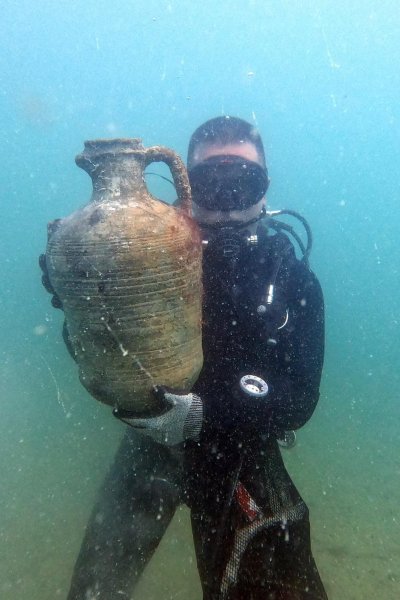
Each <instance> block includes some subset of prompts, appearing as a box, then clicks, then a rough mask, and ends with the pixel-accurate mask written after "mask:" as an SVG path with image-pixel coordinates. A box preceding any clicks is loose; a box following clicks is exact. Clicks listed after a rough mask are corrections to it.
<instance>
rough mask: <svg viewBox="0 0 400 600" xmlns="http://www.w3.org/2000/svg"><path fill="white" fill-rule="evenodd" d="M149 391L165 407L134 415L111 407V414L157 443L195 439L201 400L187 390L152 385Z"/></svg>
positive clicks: (174, 442)
mask: <svg viewBox="0 0 400 600" xmlns="http://www.w3.org/2000/svg"><path fill="white" fill-rule="evenodd" d="M153 393H154V395H155V396H156V398H157V399H158V400H160V402H161V403H162V404H164V405H165V407H166V410H165V412H163V413H162V414H161V415H158V416H156V417H147V418H143V417H136V416H135V413H133V412H131V411H129V410H124V409H121V408H115V409H114V410H113V415H114V416H115V417H117V419H120V420H121V421H123V422H124V423H126V424H127V425H130V426H131V427H133V428H134V429H136V431H138V432H139V433H141V434H143V435H148V436H150V437H152V438H153V440H154V441H156V442H158V443H159V444H165V445H166V446H176V445H177V444H180V443H182V442H184V441H186V440H198V439H199V436H200V431H201V427H202V422H203V402H202V400H201V398H199V396H196V394H192V393H191V392H189V393H185V392H182V391H179V390H172V389H170V388H167V387H164V386H155V387H154V388H153Z"/></svg>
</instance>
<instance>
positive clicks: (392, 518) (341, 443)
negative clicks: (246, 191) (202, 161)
mask: <svg viewBox="0 0 400 600" xmlns="http://www.w3.org/2000/svg"><path fill="white" fill-rule="evenodd" d="M214 4H215V3H213V2H211V0H205V1H204V2H203V3H202V4H201V6H200V5H199V6H197V5H195V4H192V3H189V2H187V1H184V0H179V1H174V0H170V1H160V0H157V1H156V0H149V1H147V2H146V3H144V2H142V1H141V0H140V1H138V2H134V3H129V2H125V1H123V0H116V1H114V2H113V3H108V2H103V1H100V2H93V1H92V0H88V1H87V2H85V3H83V2H79V1H77V0H75V1H72V2H71V1H69V2H66V1H65V0H60V1H59V2H56V3H54V2H51V1H50V0H41V1H40V2H33V0H21V1H19V2H17V3H15V2H11V1H10V0H5V1H4V2H3V6H2V36H1V38H0V67H1V68H0V73H1V84H2V85H1V91H0V127H1V132H2V145H1V148H0V159H1V166H2V168H1V175H0V181H1V187H0V189H1V201H0V202H1V208H2V231H1V235H0V255H1V257H2V259H1V264H2V286H1V289H0V316H1V334H2V335H1V338H0V344H1V346H0V357H1V362H0V402H1V419H0V428H1V437H0V465H1V471H0V472H1V486H0V515H1V516H0V554H1V556H2V559H1V561H0V596H1V598H2V600H15V599H16V598H18V600H54V598H65V597H66V594H67V590H68V585H69V579H70V576H71V572H72V568H73V564H74V561H75V558H76V555H77V552H78V549H79V546H80V541H81V538H82V535H83V530H84V526H85V523H86V521H87V517H88V514H89V512H90V510H91V507H92V504H93V501H94V498H95V494H96V490H97V488H98V486H99V485H100V482H101V481H102V479H103V476H104V474H105V472H106V470H107V467H108V465H109V463H110V462H111V460H112V457H113V453H114V450H115V448H116V447H117V444H118V441H119V439H120V436H121V434H122V430H121V425H120V424H119V423H117V422H115V420H114V419H113V418H112V416H111V415H110V411H109V410H108V409H107V408H105V407H102V406H99V405H98V404H97V403H96V402H95V401H94V400H92V399H91V398H90V397H89V396H88V395H87V394H86V392H85V391H84V390H83V389H82V388H81V386H80V385H79V383H78V381H77V374H76V369H75V366H74V365H73V364H72V361H71V360H70V358H69V356H68V355H67V353H66V351H65V349H64V347H63V344H62V342H61V338H60V327H61V315H59V314H58V313H57V312H56V311H55V310H54V309H52V308H51V306H50V304H49V298H48V297H47V295H46V293H45V292H44V290H43V289H42V287H41V284H40V274H39V269H38V266H37V256H38V254H39V253H40V252H42V251H43V249H44V247H45V242H46V223H47V222H48V221H49V220H51V219H54V218H56V217H59V216H62V215H65V214H68V213H69V212H71V211H72V210H73V209H75V208H77V207H78V206H80V205H82V204H83V203H84V202H86V200H87V199H88V197H89V180H88V178H87V176H86V175H85V174H83V173H81V172H80V171H79V170H78V169H77V168H76V167H75V165H74V162H73V159H74V156H75V155H76V154H77V153H78V152H80V151H81V149H82V147H83V140H84V139H87V138H95V137H113V136H125V137H130V136H132V137H134V136H140V137H142V138H143V139H144V143H145V144H146V145H152V144H163V145H166V146H170V147H172V148H174V149H175V150H177V151H178V152H180V153H181V154H182V155H184V154H185V151H186V145H187V141H188V138H189V136H190V134H191V132H192V131H193V129H194V128H195V127H196V126H197V125H198V124H200V123H201V122H202V121H203V120H205V119H207V118H210V117H213V116H216V115H218V114H223V113H231V114H235V115H237V116H241V117H243V118H245V119H248V120H250V121H253V122H254V123H255V124H257V125H258V126H259V128H260V130H261V132H262V134H263V137H264V139H265V145H266V149H267V155H268V162H269V167H270V175H271V179H272V182H271V187H270V192H269V202H270V205H271V206H272V207H273V208H278V207H287V208H293V209H297V210H299V211H300V212H302V213H303V214H304V215H305V216H306V217H307V219H308V220H309V221H310V223H311V225H312V228H313V231H314V237H315V247H314V251H313V255H312V264H313V267H314V268H315V270H316V272H317V273H318V276H319V277H320V279H321V282H322V284H323V288H324V291H325V297H326V304H327V358H326V366H325V372H324V380H323V386H322V390H321V391H322V394H321V402H320V405H319V407H318V409H317V412H316V414H315V415H314V416H313V418H312V420H311V422H310V423H309V424H308V425H307V426H306V427H305V428H304V429H303V430H302V431H301V432H300V433H299V443H298V445H297V447H296V448H295V449H293V450H291V451H287V452H286V453H285V459H286V461H287V465H288V468H289V470H290V473H291V474H292V476H293V478H294V480H295V482H296V484H297V485H298V487H299V489H300V491H301V492H302V494H303V496H304V498H305V499H306V501H307V503H308V505H309V506H310V509H311V519H312V537H313V546H314V552H315V556H316V559H317V562H318V565H319V568H320V571H321V574H322V577H323V580H324V582H325V584H326V587H327V590H328V593H329V597H330V599H331V600H365V599H366V598H380V599H382V600H397V598H398V596H399V586H400V567H399V565H400V556H399V554H400V551H399V547H398V538H399V517H398V498H399V491H398V490H399V480H400V464H399V458H398V457H399V456H400V447H399V446H400V441H399V436H398V423H399V403H398V396H399V394H398V389H399V374H398V365H399V364H400V361H399V343H398V340H399V319H398V298H399V291H400V286H399V270H398V265H399V263H400V252H399V244H398V227H399V223H400V213H399V197H400V183H399V182H400V178H399V164H400V144H399V133H400V126H399V123H400V112H399V111H400V109H399V102H398V98H399V93H400V85H399V84H400V81H399V70H398V64H399V58H400V56H399V54H400V17H399V11H398V6H397V3H396V2H394V1H389V0H384V1H383V2H379V3H378V2H376V1H370V0H367V1H363V2H361V0H350V1H349V2H347V3H346V4H345V5H343V6H342V5H338V4H337V3H329V2H323V1H322V0H321V1H306V2H301V3H297V2H293V3H292V2H288V1H280V2H279V1H272V0H271V1H269V0H268V1H264V0H262V1H261V0H248V1H246V0H245V1H243V2H241V3H240V4H239V3H236V2H234V1H233V0H232V1H229V0H222V2H220V3H218V4H217V5H216V6H215V5H214ZM153 185H154V186H155V189H156V191H157V193H159V194H162V195H164V194H167V195H168V199H172V196H171V190H169V189H168V188H164V187H162V186H160V184H159V183H155V184H153ZM135 597H137V598H141V599H143V600H153V599H156V598H171V599H172V598H178V599H179V598H189V599H190V600H197V599H199V598H201V593H200V586H199V582H198V578H197V572H196V566H195V561H194V554H193V549H192V543H191V534H190V529H189V520H188V514H187V511H186V509H183V508H182V509H181V510H180V511H179V512H178V513H177V516H176V518H175V520H174V521H173V523H172V525H171V527H170V529H169V531H168V533H167V535H166V537H165V539H164V540H163V542H162V544H161V546H160V548H159V550H158V552H157V553H156V555H155V556H154V558H153V560H152V562H151V564H150V565H149V567H148V569H147V571H146V572H145V574H144V577H143V580H142V582H141V584H140V587H139V590H138V592H137V594H136V596H135Z"/></svg>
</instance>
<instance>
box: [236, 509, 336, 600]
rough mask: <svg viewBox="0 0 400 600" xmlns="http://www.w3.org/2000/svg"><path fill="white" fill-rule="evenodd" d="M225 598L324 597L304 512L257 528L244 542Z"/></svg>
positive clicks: (288, 599) (279, 599) (303, 599)
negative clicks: (288, 520) (290, 520)
mask: <svg viewBox="0 0 400 600" xmlns="http://www.w3.org/2000/svg"><path fill="white" fill-rule="evenodd" d="M228 598H229V600H242V599H244V598H246V599H247V600H266V599H270V600H327V595H326V592H325V590H324V586H323V584H322V581H321V578H320V576H319V573H318V569H317V567H316V564H315V561H314V558H313V556H312V552H311V542H310V526H309V520H308V513H306V514H305V515H304V517H303V518H301V519H300V520H299V521H297V522H293V523H286V524H282V525H281V526H277V527H276V526H275V527H272V528H266V529H264V530H262V531H260V532H259V533H258V534H257V535H256V536H255V537H254V538H253V539H252V540H251V541H250V542H249V544H248V546H247V548H246V551H245V552H244V554H243V557H242V559H241V562H240V569H239V571H238V574H237V581H236V585H235V586H234V588H233V589H232V590H231V593H230V594H228V595H227V599H228Z"/></svg>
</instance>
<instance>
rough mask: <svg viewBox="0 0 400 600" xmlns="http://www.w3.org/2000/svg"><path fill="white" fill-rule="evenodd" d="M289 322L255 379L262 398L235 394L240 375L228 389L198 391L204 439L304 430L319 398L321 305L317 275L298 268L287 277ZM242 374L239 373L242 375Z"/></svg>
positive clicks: (321, 350) (322, 333)
mask: <svg viewBox="0 0 400 600" xmlns="http://www.w3.org/2000/svg"><path fill="white" fill-rule="evenodd" d="M291 282H292V283H291V290H292V291H291V294H290V302H289V322H288V327H287V329H286V330H282V332H281V333H280V334H279V335H278V336H277V338H278V343H277V346H276V350H275V352H274V358H273V360H271V359H270V358H269V359H267V358H266V360H265V365H262V364H261V368H260V365H258V368H257V367H256V368H255V370H254V372H253V373H252V374H253V375H258V376H260V377H262V378H263V379H264V380H265V381H266V382H267V384H268V394H267V396H266V397H265V398H244V397H243V394H241V393H240V390H238V384H239V380H240V376H241V374H239V373H238V374H237V378H236V381H234V382H233V383H232V384H231V387H230V389H226V390H223V389H220V390H212V389H210V391H209V392H208V391H207V392H204V390H203V391H202V394H201V396H202V399H203V405H204V419H203V421H204V423H203V430H202V434H203V435H210V436H211V437H212V435H213V431H215V430H217V431H225V432H229V431H233V430H236V431H241V430H242V431H246V430H248V429H249V428H250V429H251V430H253V431H256V432H259V433H270V432H272V431H275V432H278V431H282V430H288V429H298V428H300V427H302V426H303V425H304V424H305V423H306V422H307V421H308V419H309V418H310V417H311V415H312V413H313V411H314V409H315V407H316V404H317V402H318V398H319V385H320V379H321V371H322V365H323V357H324V303H323V296H322V291H321V287H320V285H319V282H318V280H317V279H316V277H315V275H314V274H313V273H312V272H311V271H309V270H308V269H307V268H306V267H305V266H304V265H303V264H301V263H297V266H296V268H295V271H294V272H293V277H292V278H291ZM242 375H243V373H242Z"/></svg>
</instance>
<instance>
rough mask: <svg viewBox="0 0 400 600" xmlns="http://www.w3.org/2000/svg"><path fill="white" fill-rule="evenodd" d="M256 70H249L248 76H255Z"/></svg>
mask: <svg viewBox="0 0 400 600" xmlns="http://www.w3.org/2000/svg"><path fill="white" fill-rule="evenodd" d="M254 75H255V73H254V71H247V77H254Z"/></svg>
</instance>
